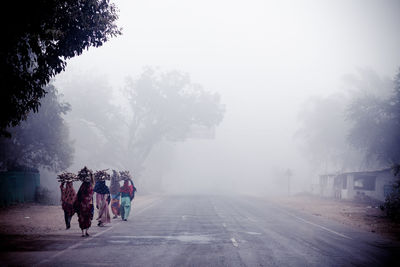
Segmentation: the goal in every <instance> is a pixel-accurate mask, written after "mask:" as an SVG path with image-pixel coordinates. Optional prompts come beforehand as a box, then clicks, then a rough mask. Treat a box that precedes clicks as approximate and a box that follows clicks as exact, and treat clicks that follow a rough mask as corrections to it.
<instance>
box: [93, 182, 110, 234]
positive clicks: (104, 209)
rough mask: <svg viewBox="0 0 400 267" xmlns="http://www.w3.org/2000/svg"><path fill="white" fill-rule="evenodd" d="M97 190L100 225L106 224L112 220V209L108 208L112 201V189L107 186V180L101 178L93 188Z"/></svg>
mask: <svg viewBox="0 0 400 267" xmlns="http://www.w3.org/2000/svg"><path fill="white" fill-rule="evenodd" d="M93 191H94V192H96V208H97V209H98V210H99V216H98V217H97V220H98V221H99V222H98V224H97V225H98V226H104V224H106V223H109V222H110V211H109V210H108V204H109V203H110V190H109V189H108V187H107V186H106V181H104V180H100V181H97V182H96V185H95V187H94V189H93Z"/></svg>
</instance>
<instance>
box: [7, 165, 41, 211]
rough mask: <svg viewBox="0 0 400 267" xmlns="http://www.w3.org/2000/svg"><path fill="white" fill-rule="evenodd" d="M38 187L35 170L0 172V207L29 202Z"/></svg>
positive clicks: (36, 171)
mask: <svg viewBox="0 0 400 267" xmlns="http://www.w3.org/2000/svg"><path fill="white" fill-rule="evenodd" d="M39 185H40V174H39V171H38V170H37V169H30V168H20V169H15V170H10V171H2V172H0V206H8V205H11V204H14V203H22V202H31V201H34V200H35V193H36V190H37V188H38V187H39Z"/></svg>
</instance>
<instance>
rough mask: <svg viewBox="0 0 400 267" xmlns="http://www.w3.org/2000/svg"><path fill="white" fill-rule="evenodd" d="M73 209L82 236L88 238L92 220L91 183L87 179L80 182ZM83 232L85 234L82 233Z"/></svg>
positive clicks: (89, 179) (90, 180)
mask: <svg viewBox="0 0 400 267" xmlns="http://www.w3.org/2000/svg"><path fill="white" fill-rule="evenodd" d="M74 208H75V211H76V213H77V214H78V222H79V227H80V228H81V230H82V236H85V235H86V236H89V234H88V229H89V228H90V226H91V225H92V220H93V211H94V208H93V181H92V179H91V178H88V179H87V180H85V181H84V182H82V184H81V187H80V188H79V191H78V194H77V196H76V200H75V202H74ZM84 230H85V234H84V233H83V231H84Z"/></svg>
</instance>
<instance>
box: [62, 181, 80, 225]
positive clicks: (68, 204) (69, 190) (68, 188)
mask: <svg viewBox="0 0 400 267" xmlns="http://www.w3.org/2000/svg"><path fill="white" fill-rule="evenodd" d="M64 184H65V183H64V182H62V183H61V185H60V190H61V203H62V204H61V207H62V209H63V210H64V219H65V226H66V229H67V230H68V229H69V228H71V218H72V215H74V213H75V211H74V201H75V197H76V193H75V189H74V187H73V186H72V181H68V182H67V183H66V185H65V187H64Z"/></svg>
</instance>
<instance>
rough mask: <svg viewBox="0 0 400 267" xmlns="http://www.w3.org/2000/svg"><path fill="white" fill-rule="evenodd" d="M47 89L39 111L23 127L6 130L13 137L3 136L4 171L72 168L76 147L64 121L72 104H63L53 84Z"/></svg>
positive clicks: (0, 141) (1, 159)
mask: <svg viewBox="0 0 400 267" xmlns="http://www.w3.org/2000/svg"><path fill="white" fill-rule="evenodd" d="M45 89H46V91H47V92H48V93H47V94H46V96H45V97H44V98H43V100H42V104H41V106H40V108H39V110H38V112H37V113H31V114H29V116H28V118H27V120H26V121H23V122H21V124H20V125H18V126H16V127H13V128H9V129H7V130H8V131H9V132H10V133H11V134H12V137H11V138H6V137H0V147H1V150H0V164H1V167H2V168H7V169H13V168H16V167H20V166H24V167H31V168H38V167H44V168H47V169H49V170H52V171H61V170H64V169H66V168H68V167H69V166H70V165H71V162H72V154H73V147H72V143H71V141H70V139H69V130H68V127H67V125H66V124H65V122H64V119H63V115H64V114H66V113H67V112H68V111H69V110H70V105H69V104H68V103H64V102H60V100H59V96H58V94H57V90H56V89H55V87H54V86H53V85H48V86H47V87H46V88H45Z"/></svg>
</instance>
